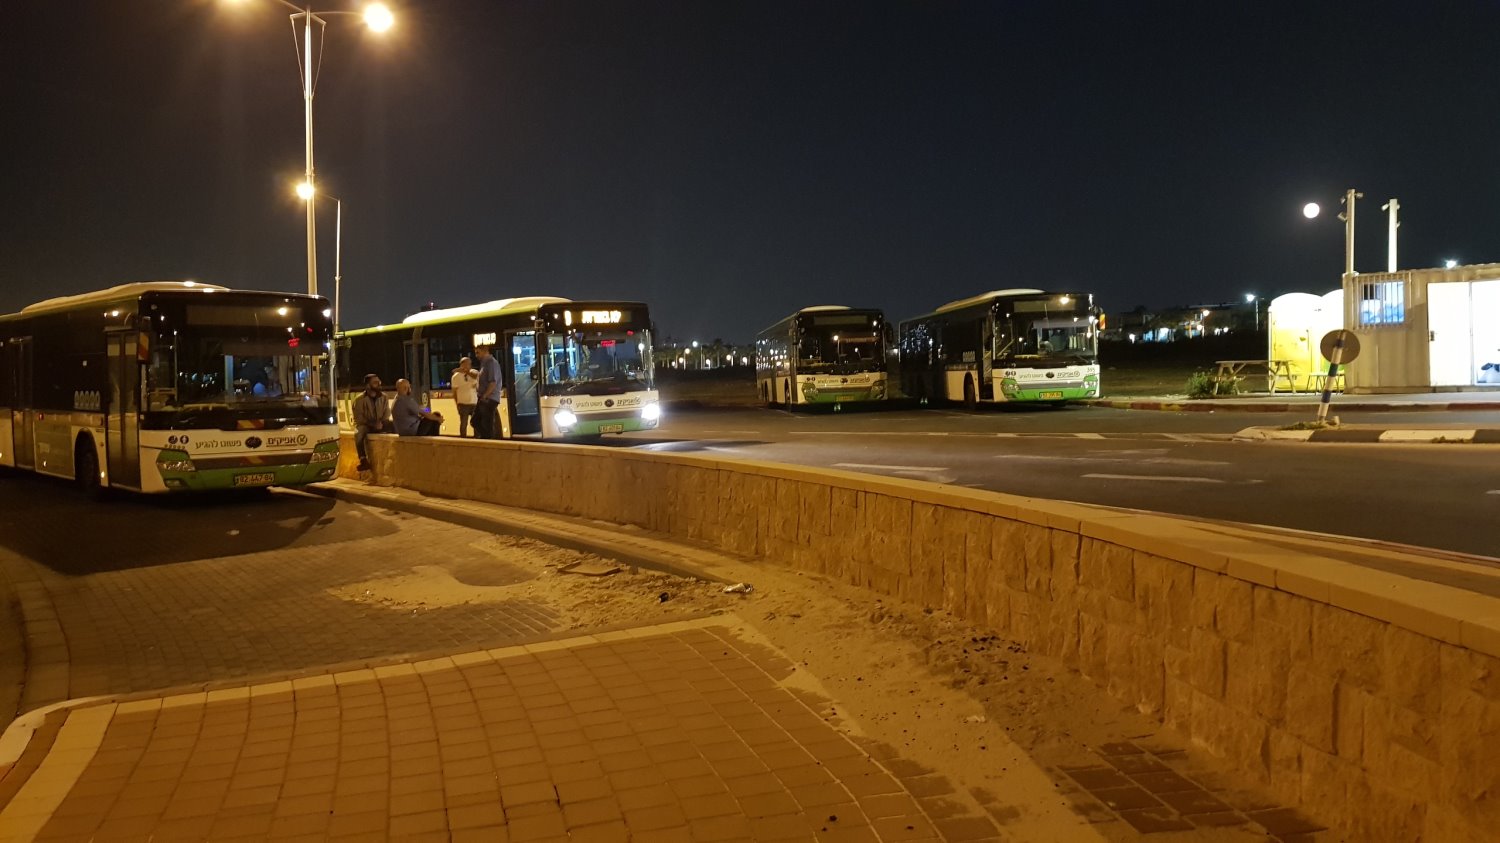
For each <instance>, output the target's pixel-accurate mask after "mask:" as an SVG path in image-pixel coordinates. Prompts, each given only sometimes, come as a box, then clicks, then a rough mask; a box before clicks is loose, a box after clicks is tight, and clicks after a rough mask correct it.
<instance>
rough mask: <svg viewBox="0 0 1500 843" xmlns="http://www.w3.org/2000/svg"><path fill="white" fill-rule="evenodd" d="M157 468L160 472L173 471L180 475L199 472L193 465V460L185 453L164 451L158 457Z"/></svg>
mask: <svg viewBox="0 0 1500 843" xmlns="http://www.w3.org/2000/svg"><path fill="white" fill-rule="evenodd" d="M156 468H157V470H158V471H172V472H177V473H179V474H180V473H183V472H188V471H197V470H198V469H197V467H196V466H194V465H193V458H192V457H190V456H188V455H187V452H185V451H162V452H161V453H160V454H157V455H156Z"/></svg>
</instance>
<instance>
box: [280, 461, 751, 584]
mask: <svg viewBox="0 0 1500 843" xmlns="http://www.w3.org/2000/svg"><path fill="white" fill-rule="evenodd" d="M357 482H358V481H353V480H348V479H340V480H335V481H334V482H332V483H316V484H312V485H309V486H304V487H303V491H305V492H307V493H309V494H314V495H323V496H325V497H333V498H337V499H339V500H343V501H348V502H351V503H359V504H364V505H367V506H378V507H383V508H386V509H394V510H397V511H399V512H408V513H411V514H413V515H421V516H423V517H424V518H431V519H433V520H436V521H445V522H447V523H450V524H458V525H460V526H464V527H475V528H478V529H482V530H488V531H489V532H492V533H497V534H500V535H508V536H518V537H520V538H527V539H534V540H536V541H540V542H546V543H547V544H552V545H556V546H558V547H565V548H568V549H569V550H577V551H580V552H582V553H592V554H594V555H596V556H603V557H605V558H608V559H614V560H615V561H617V562H622V563H624V564H627V565H635V566H637V567H640V568H646V569H648V570H652V571H657V572H660V573H663V574H671V575H673V576H676V577H686V578H689V579H699V580H704V581H706V582H713V583H721V584H725V585H728V584H730V583H732V582H734V580H733V579H732V578H731V577H730V576H727V575H726V574H727V572H725V573H719V572H717V571H716V570H715V568H716V566H714V565H713V564H712V563H711V562H710V563H708V564H704V563H703V562H701V561H695V560H692V559H689V558H687V555H686V554H684V553H677V552H673V551H672V550H668V549H667V548H666V547H653V546H652V545H653V544H659V545H664V546H665V545H675V546H682V545H681V544H680V543H678V542H671V541H667V540H664V539H662V540H657V539H653V538H652V537H651V536H647V535H642V534H640V533H638V532H633V531H624V532H615V533H612V534H609V535H607V536H606V535H605V531H604V530H601V529H600V528H597V527H590V526H589V525H587V524H583V523H576V522H570V521H565V520H562V519H558V518H554V517H550V516H544V515H540V514H537V513H533V512H530V511H528V512H527V513H526V514H525V516H524V517H522V516H519V515H518V516H512V517H507V516H506V515H505V514H504V513H502V512H497V511H495V509H496V508H497V506H496V505H493V504H485V503H482V502H475V501H460V500H447V499H443V498H429V497H427V496H426V495H422V494H421V493H419V492H418V493H409V494H406V495H403V494H397V493H394V492H391V491H386V490H385V489H383V488H381V487H374V488H371V487H357V486H353V485H352V484H355V483H357ZM412 494H415V495H417V497H412V496H411V495H412ZM684 549H687V548H684ZM693 549H694V550H696V548H693ZM701 555H707V556H715V557H718V556H721V554H718V553H717V552H715V551H710V550H703V551H701ZM724 561H725V562H729V561H730V560H729V559H727V558H725V560H724Z"/></svg>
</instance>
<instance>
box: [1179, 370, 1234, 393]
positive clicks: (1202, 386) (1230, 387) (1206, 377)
mask: <svg viewBox="0 0 1500 843" xmlns="http://www.w3.org/2000/svg"><path fill="white" fill-rule="evenodd" d="M1214 383H1215V379H1214V373H1213V372H1208V371H1197V372H1194V373H1193V374H1192V376H1191V377H1189V378H1188V382H1187V397H1189V398H1213V397H1214ZM1236 391H1237V390H1236V388H1235V384H1232V383H1227V384H1223V385H1221V386H1220V387H1219V394H1220V395H1233V394H1235V392H1236Z"/></svg>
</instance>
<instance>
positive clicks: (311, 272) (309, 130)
mask: <svg viewBox="0 0 1500 843" xmlns="http://www.w3.org/2000/svg"><path fill="white" fill-rule="evenodd" d="M233 2H236V3H239V2H244V0H233ZM275 2H277V3H280V4H281V5H283V6H285V7H287V8H288V9H291V10H292V15H291V20H292V35H293V37H294V38H295V36H296V34H297V19H298V18H301V19H302V44H301V46H300V47H299V48H298V52H299V53H300V58H301V63H300V65H299V67H298V69H299V70H300V71H301V73H302V101H303V127H304V135H305V138H304V146H305V148H306V161H307V172H306V178H305V183H306V185H307V189H308V190H309V191H312V192H314V193H316V190H317V181H316V180H315V179H314V178H313V91H314V89H315V88H317V79H318V77H317V75H316V74H315V73H314V72H313V35H312V25H313V24H314V23H316V24H317V25H318V26H319V27H322V28H323V29H320V30H319V35H320V36H322V34H323V32H324V31H325V30H326V28H327V26H328V22H327V21H325V20H324V18H325V17H331V16H333V15H355V16H358V17H361V18H363V19H364V22H365V26H367V27H369V28H370V31H371V32H377V33H379V32H385V31H386V30H388V29H390V28H391V27H392V26H393V25H394V24H395V22H396V18H395V16H394V15H392V14H391V10H390V9H389V8H387V7H386V6H385V4H383V3H370V4H369V5H367V6H365V8H364V11H362V12H352V11H340V10H335V11H331V12H314V11H313V10H312V9H311V8H310V7H309V8H304V7H301V6H298V5H297V4H295V3H292V2H291V0H275ZM293 43H294V44H295V43H296V42H295V41H294V42H293ZM319 43H322V38H321V37H320V38H319ZM321 55H322V54H321V51H320V52H319V56H320V61H321ZM299 192H300V191H299ZM307 293H308V295H311V296H315V295H317V294H318V223H317V218H316V216H315V214H314V208H313V203H312V202H308V203H307ZM335 324H336V323H335Z"/></svg>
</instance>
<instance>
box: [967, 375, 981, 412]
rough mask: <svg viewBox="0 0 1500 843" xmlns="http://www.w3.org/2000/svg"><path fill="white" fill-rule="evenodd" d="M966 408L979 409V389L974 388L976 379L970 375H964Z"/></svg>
mask: <svg viewBox="0 0 1500 843" xmlns="http://www.w3.org/2000/svg"><path fill="white" fill-rule="evenodd" d="M964 409H965V410H970V411H973V410H977V409H979V391H978V390H977V389H975V388H974V379H973V378H972V377H969V376H968V375H965V376H964Z"/></svg>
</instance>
